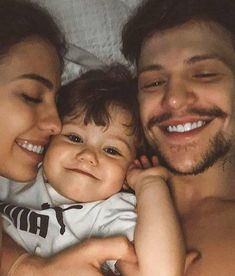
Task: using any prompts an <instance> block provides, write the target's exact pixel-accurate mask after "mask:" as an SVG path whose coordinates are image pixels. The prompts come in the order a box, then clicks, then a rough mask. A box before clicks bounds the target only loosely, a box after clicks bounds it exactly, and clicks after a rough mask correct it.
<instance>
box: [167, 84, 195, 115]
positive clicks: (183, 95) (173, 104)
mask: <svg viewBox="0 0 235 276" xmlns="http://www.w3.org/2000/svg"><path fill="white" fill-rule="evenodd" d="M196 100H197V96H196V94H195V91H194V89H193V87H192V86H191V85H190V84H189V83H187V81H185V80H180V79H176V80H174V79H172V80H170V81H169V83H168V84H167V86H166V92H165V94H164V97H163V104H164V105H166V106H167V107H168V109H172V110H180V109H182V108H185V107H187V106H190V105H193V104H194V102H195V101H196Z"/></svg>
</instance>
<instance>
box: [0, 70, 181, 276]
mask: <svg viewBox="0 0 235 276" xmlns="http://www.w3.org/2000/svg"><path fill="white" fill-rule="evenodd" d="M136 90H137V89H136V86H135V83H134V81H133V80H132V79H131V77H130V75H129V72H128V71H127V70H126V69H125V68H124V67H123V66H119V65H116V66H113V67H110V68H106V69H104V70H95V71H94V70H93V71H90V72H87V73H85V74H83V75H82V76H80V77H79V78H78V79H75V80H74V81H72V82H71V83H69V84H67V85H65V86H63V87H62V88H61V91H60V92H59V95H58V99H57V101H58V110H59V114H60V117H61V120H62V131H61V133H60V134H59V135H57V136H55V137H54V138H53V139H52V140H51V143H50V145H49V147H48V149H47V151H46V154H45V157H44V161H43V164H42V167H41V168H40V169H39V172H38V176H37V179H36V180H35V182H33V183H26V184H25V185H23V188H22V185H19V184H17V183H11V185H4V184H1V191H2V192H1V200H5V202H6V201H7V202H10V203H2V204H1V205H0V210H1V213H2V216H3V218H4V223H3V224H4V228H5V231H6V232H7V233H8V234H9V235H10V236H11V237H12V238H13V239H14V240H16V241H17V242H18V243H19V244H20V245H21V246H23V247H24V248H25V249H26V250H27V251H28V252H29V253H34V254H38V255H40V256H50V255H52V254H55V253H57V252H58V251H60V250H62V249H64V248H66V247H69V246H71V245H73V244H75V243H77V242H80V241H83V240H85V239H89V238H90V237H105V236H113V235H120V234H121V235H126V236H127V237H128V239H129V240H130V241H133V243H134V246H135V251H136V255H137V260H138V272H136V273H138V274H137V275H144V276H148V275H151V276H152V275H156V276H157V275H169V276H172V275H179V276H182V275H183V267H184V258H185V256H184V248H183V242H182V235H181V231H180V227H179V225H178V221H177V217H176V214H175V211H174V207H173V206H172V204H171V198H170V193H169V190H168V187H167V183H166V181H167V178H168V173H167V171H166V170H165V169H164V168H162V167H160V166H159V165H158V160H157V158H156V157H153V158H152V160H151V162H150V161H149V160H148V159H147V158H146V157H145V156H141V157H140V160H137V159H136V157H137V155H138V154H139V152H140V151H142V150H143V146H144V142H143V135H142V130H141V127H140V126H141V123H140V119H139V114H138V102H137V91H136ZM26 150H27V149H26ZM35 154H36V153H35ZM1 183H3V181H1ZM9 187H10V190H8V189H9ZM129 187H130V188H131V189H132V190H133V191H134V192H135V195H134V194H133V193H130V192H128V191H127V189H129ZM136 202H137V204H136ZM16 205H21V206H24V207H17V206H16ZM136 211H137V214H138V218H136ZM123 261H125V260H123ZM108 264H110V266H111V267H112V262H108ZM132 276H133V275H132Z"/></svg>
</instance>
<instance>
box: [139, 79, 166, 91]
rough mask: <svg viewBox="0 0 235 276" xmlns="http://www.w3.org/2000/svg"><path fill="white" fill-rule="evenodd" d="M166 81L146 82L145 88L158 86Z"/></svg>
mask: <svg viewBox="0 0 235 276" xmlns="http://www.w3.org/2000/svg"><path fill="white" fill-rule="evenodd" d="M165 83H166V81H165V80H156V81H153V82H151V83H148V84H145V85H143V87H142V88H143V89H148V88H156V87H159V86H162V85H163V84H165Z"/></svg>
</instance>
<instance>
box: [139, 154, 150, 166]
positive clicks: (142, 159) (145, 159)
mask: <svg viewBox="0 0 235 276" xmlns="http://www.w3.org/2000/svg"><path fill="white" fill-rule="evenodd" d="M140 163H141V165H142V168H143V169H148V168H151V167H152V163H151V161H150V160H149V159H148V157H147V156H146V155H142V156H140Z"/></svg>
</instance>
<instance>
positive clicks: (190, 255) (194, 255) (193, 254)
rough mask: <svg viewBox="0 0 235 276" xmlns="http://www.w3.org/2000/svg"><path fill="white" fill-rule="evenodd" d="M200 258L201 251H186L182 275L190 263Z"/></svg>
mask: <svg viewBox="0 0 235 276" xmlns="http://www.w3.org/2000/svg"><path fill="white" fill-rule="evenodd" d="M200 258H201V253H200V252H199V251H197V250H195V249H193V250H190V251H188V252H187V254H186V260H185V267H184V275H187V272H188V269H189V267H190V265H191V264H193V263H195V262H196V261H197V260H199V259H200Z"/></svg>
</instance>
